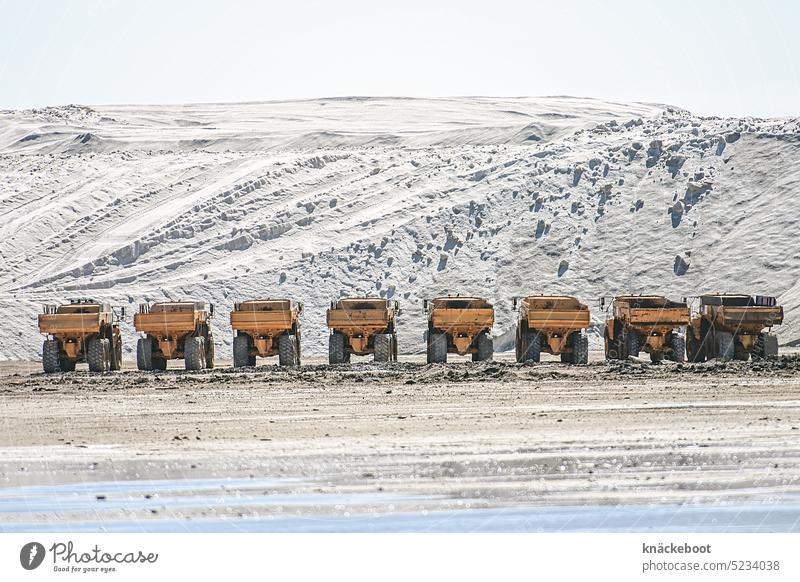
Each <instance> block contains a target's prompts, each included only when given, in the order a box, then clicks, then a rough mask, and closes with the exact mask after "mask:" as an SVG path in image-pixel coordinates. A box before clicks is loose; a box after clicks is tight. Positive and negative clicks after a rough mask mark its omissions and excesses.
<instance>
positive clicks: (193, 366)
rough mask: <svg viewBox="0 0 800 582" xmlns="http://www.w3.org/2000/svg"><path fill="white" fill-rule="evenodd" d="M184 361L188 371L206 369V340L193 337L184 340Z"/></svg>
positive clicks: (201, 337)
mask: <svg viewBox="0 0 800 582" xmlns="http://www.w3.org/2000/svg"><path fill="white" fill-rule="evenodd" d="M183 342H184V343H183V359H184V365H185V366H186V369H187V370H202V369H203V368H205V367H206V346H205V338H204V337H203V336H201V335H193V336H190V337H187V338H186V339H185V340H183Z"/></svg>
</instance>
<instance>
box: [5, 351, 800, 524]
mask: <svg viewBox="0 0 800 582" xmlns="http://www.w3.org/2000/svg"><path fill="white" fill-rule="evenodd" d="M594 356H595V358H594V359H597V354H595V355H594ZM0 413H1V416H0V531H30V530H44V529H51V530H57V531H98V530H101V529H104V530H108V531H650V530H656V531H800V523H798V521H799V520H800V504H799V503H798V497H797V496H798V495H799V494H800V359H798V358H797V357H795V356H789V357H782V358H781V359H779V360H777V361H770V362H746V363H743V362H734V363H708V364H700V365H675V364H663V365H658V366H655V365H649V364H647V363H643V362H637V361H631V362H621V363H614V364H609V365H607V364H604V363H601V362H595V363H592V364H590V365H589V366H564V365H561V364H557V363H543V364H539V365H517V364H513V363H510V362H508V361H499V362H491V363H484V364H472V363H467V362H457V363H452V364H447V365H431V366H428V365H424V364H421V363H419V362H404V363H398V364H392V365H374V364H367V363H357V364H354V365H351V366H343V367H331V366H327V365H322V364H315V363H312V364H311V365H308V366H303V367H302V368H301V369H299V370H280V369H278V368H277V367H274V366H265V367H261V368H254V369H247V370H244V371H233V370H231V369H225V368H219V369H215V370H212V371H205V372H199V373H186V372H184V371H182V370H179V369H176V370H169V371H167V372H164V373H143V372H137V371H125V372H121V373H110V374H104V375H90V374H88V373H85V372H77V373H74V374H66V375H56V376H44V375H42V374H39V373H38V369H37V368H36V367H35V365H31V364H4V365H2V366H0Z"/></svg>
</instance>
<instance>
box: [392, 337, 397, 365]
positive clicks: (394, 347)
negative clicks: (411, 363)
mask: <svg viewBox="0 0 800 582" xmlns="http://www.w3.org/2000/svg"><path fill="white" fill-rule="evenodd" d="M392 361H393V362H396V361H397V334H396V333H394V332H392Z"/></svg>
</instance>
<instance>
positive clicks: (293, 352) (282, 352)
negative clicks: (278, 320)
mask: <svg viewBox="0 0 800 582" xmlns="http://www.w3.org/2000/svg"><path fill="white" fill-rule="evenodd" d="M297 345H298V344H297V336H296V335H294V334H293V333H285V334H283V335H282V336H280V337H279V338H278V363H279V364H280V365H281V366H299V365H300V354H299V352H298V349H297Z"/></svg>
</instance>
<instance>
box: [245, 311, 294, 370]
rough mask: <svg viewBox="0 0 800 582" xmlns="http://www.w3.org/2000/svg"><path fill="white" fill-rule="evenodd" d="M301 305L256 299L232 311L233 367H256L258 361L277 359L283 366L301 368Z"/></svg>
mask: <svg viewBox="0 0 800 582" xmlns="http://www.w3.org/2000/svg"><path fill="white" fill-rule="evenodd" d="M302 309H303V307H302V304H300V303H296V302H294V301H292V300H291V299H254V300H250V301H242V302H241V303H236V304H235V305H234V308H233V311H231V327H232V328H233V330H234V338H233V365H234V367H235V368H240V367H243V366H254V365H255V363H256V357H260V358H269V357H272V356H275V355H277V356H278V362H279V364H280V365H281V366H298V365H300V313H301V312H302Z"/></svg>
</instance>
